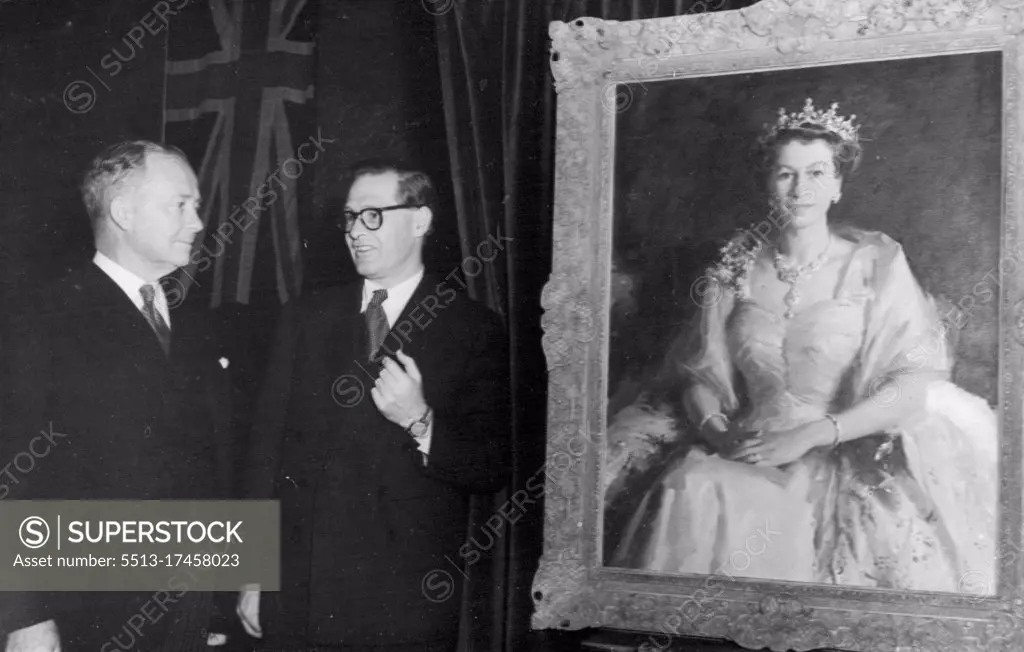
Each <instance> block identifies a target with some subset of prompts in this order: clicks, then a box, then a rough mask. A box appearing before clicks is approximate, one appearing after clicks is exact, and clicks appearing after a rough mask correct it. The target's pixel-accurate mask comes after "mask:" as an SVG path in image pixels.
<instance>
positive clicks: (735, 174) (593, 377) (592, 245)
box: [533, 0, 1024, 652]
mask: <svg viewBox="0 0 1024 652" xmlns="http://www.w3.org/2000/svg"><path fill="white" fill-rule="evenodd" d="M1021 33H1024V1H1022V0H763V1H762V2H759V3H758V4H756V5H753V6H751V7H749V8H746V9H743V10H737V11H729V12H722V13H718V14H693V15H684V16H676V17H671V18H659V19H651V20H637V21H627V22H617V21H603V20H599V19H593V18H581V19H579V20H575V21H572V22H570V23H562V22H555V23H552V24H551V27H550V36H551V39H552V41H553V45H552V53H551V66H552V70H553V72H554V77H555V83H556V90H557V92H558V120H557V150H556V157H557V161H556V163H557V165H556V180H555V181H556V184H555V224H554V266H553V273H552V277H551V280H550V282H549V283H548V285H547V286H546V288H545V291H544V295H543V297H542V303H543V306H544V309H545V316H544V322H543V325H544V330H545V335H544V341H543V344H544V350H545V353H546V356H547V360H548V368H549V373H550V375H549V383H550V385H549V406H548V464H547V466H546V467H545V469H544V470H543V476H546V484H545V509H546V520H545V541H544V555H543V557H542V559H541V563H540V568H539V570H538V572H537V575H536V578H535V581H534V587H533V597H534V601H535V607H536V612H535V614H534V617H533V627H534V628H536V629H550V628H558V629H567V630H577V629H582V628H591V627H600V628H609V629H616V630H626V631H634V632H644V633H647V634H649V639H650V640H649V643H650V646H651V649H658V648H661V647H665V646H667V638H666V635H690V636H702V637H710V638H724V639H729V640H732V641H735V642H736V643H738V644H740V645H742V646H744V647H748V648H751V649H761V648H770V649H772V650H776V651H779V652H781V651H784V650H790V649H793V650H814V649H837V650H855V651H858V652H884V651H891V652H909V651H911V650H913V651H914V652H928V651H939V650H942V651H953V650H956V651H958V652H959V651H967V650H977V651H979V652H980V651H982V650H985V651H989V650H1006V651H1007V652H1009V651H1011V650H1013V651H1017V650H1024V599H1022V598H1024V572H1022V562H1024V556H1022V553H1021V551H1022V549H1024V535H1022V521H1021V506H1022V502H1024V501H1022V491H1024V480H1022V472H1024V471H1022V466H1024V464H1022V462H1024V460H1022V440H1024V436H1022V435H1024V428H1022V398H1021V394H1022V391H1021V390H1022V384H1021V375H1022V364H1021V363H1022V351H1024V348H1022V345H1024V284H1022V283H1021V278H1024V264H1022V262H1024V242H1022V241H1021V240H1020V238H1019V233H1020V227H1021V219H1022V211H1021V199H1022V197H1021V193H1022V189H1024V184H1022V183H1021V182H1020V181H1019V180H1018V176H1019V170H1020V169H1021V161H1022V159H1021V155H1022V153H1021V138H1020V127H1021V124H1022V123H1021V115H1022V110H1021V102H1020V91H1019V88H1020V82H1021V74H1022V73H1021V71H1022V70H1024V67H1022V65H1021V57H1022V56H1024V50H1022V48H1021ZM807 97H813V98H814V100H815V101H816V102H817V106H819V107H821V108H822V109H824V108H825V107H827V106H828V104H830V103H831V102H833V101H837V102H838V104H839V107H840V112H841V113H843V115H849V113H851V112H852V113H856V114H857V120H858V122H859V124H860V125H861V132H860V136H861V140H862V141H863V144H864V145H865V146H864V157H863V160H862V161H861V166H860V167H861V170H860V171H858V174H859V175H861V176H859V177H851V179H849V180H844V183H845V185H844V187H843V191H844V192H843V193H842V195H843V198H844V202H843V203H842V204H841V205H839V206H837V208H836V211H837V213H838V214H839V217H840V218H841V219H842V220H843V221H848V222H851V223H853V224H854V225H856V226H859V227H861V228H863V229H866V230H869V231H872V232H874V231H881V232H884V233H886V234H888V235H889V236H892V238H893V239H894V242H898V243H899V247H901V248H900V251H902V252H905V254H906V258H907V260H909V265H910V267H911V269H912V270H913V273H914V275H915V277H916V278H918V279H919V280H920V283H921V286H922V287H923V289H924V291H925V292H927V293H928V295H929V296H934V297H937V298H938V299H937V300H938V301H939V305H940V306H941V307H942V309H941V311H940V312H941V314H942V315H943V317H944V318H948V319H950V320H952V321H953V322H954V325H953V326H952V327H951V328H950V329H949V330H948V331H943V333H944V334H945V335H950V337H951V339H950V340H949V342H947V344H948V345H949V347H950V348H951V350H952V352H953V356H954V357H957V356H958V355H959V358H958V362H957V363H956V366H955V367H954V369H953V372H952V374H953V377H954V379H955V382H956V383H957V384H958V385H961V386H964V387H966V388H967V389H968V390H969V391H970V392H972V393H973V394H975V395H979V396H982V397H983V398H986V399H987V401H988V403H989V405H991V406H992V409H993V412H994V414H995V417H996V419H997V422H998V451H997V456H996V459H997V462H998V476H999V477H998V482H997V483H996V485H997V490H996V491H997V493H998V501H997V503H996V504H995V509H996V511H997V512H998V518H997V526H996V534H995V535H994V539H995V540H996V542H995V544H994V547H995V549H996V553H995V554H996V559H995V560H994V563H993V568H994V571H993V575H994V577H991V578H988V577H984V578H982V580H981V584H983V585H984V586H985V588H984V589H983V590H978V587H977V586H971V585H972V581H970V580H968V579H967V578H961V581H960V582H958V583H957V586H956V590H933V589H929V588H927V587H926V588H923V589H921V590H910V589H901V588H898V587H897V588H892V587H885V586H884V585H883V586H882V587H880V586H867V585H862V584H856V585H851V584H844V583H843V582H840V581H836V582H831V583H829V582H800V581H788V580H783V579H751V578H745V577H744V576H743V573H742V572H736V573H725V574H724V575H723V574H716V573H711V574H699V573H664V572H653V571H651V570H644V569H638V568H627V567H624V566H621V565H614V564H612V563H609V560H610V558H611V554H610V553H611V551H610V550H609V549H607V548H608V546H609V542H608V539H607V532H606V528H607V527H608V526H609V522H608V519H609V516H608V511H607V510H606V495H605V493H606V489H607V486H608V484H609V480H608V473H609V465H610V464H611V463H612V462H611V460H612V457H613V454H612V453H611V452H610V449H611V447H612V444H613V443H614V442H611V441H609V436H608V432H609V425H610V421H611V416H610V415H611V414H613V413H615V412H617V411H618V410H619V409H620V408H621V406H622V405H623V404H624V401H625V402H628V400H629V397H628V396H627V397H626V398H623V396H622V394H623V392H621V391H619V390H620V389H621V388H622V387H623V386H625V385H628V384H629V383H628V382H624V381H623V378H624V377H625V376H626V375H628V374H626V373H625V372H624V371H623V368H625V366H628V363H629V362H630V361H632V362H633V363H635V362H636V360H637V358H638V357H639V358H642V360H641V361H642V362H645V363H646V368H647V369H648V370H649V369H652V368H655V367H657V366H658V363H659V362H660V361H661V360H660V359H659V354H658V353H657V351H668V350H669V349H670V348H671V347H670V344H671V342H673V341H674V340H675V338H676V337H677V336H678V329H677V328H676V327H677V325H678V324H679V323H682V321H683V318H684V317H686V316H687V315H683V314H682V313H686V312H687V306H684V305H682V304H683V303H685V301H683V302H680V300H679V297H678V296H674V295H672V292H671V291H669V290H665V288H659V284H661V285H664V284H666V283H669V284H672V283H674V284H676V285H678V286H679V287H682V288H683V289H684V290H687V289H688V293H687V294H688V296H687V297H684V298H688V299H689V300H690V302H691V304H695V305H696V307H697V308H700V307H701V306H700V304H701V301H702V300H704V297H705V294H704V293H703V292H702V291H701V290H700V289H699V283H698V281H699V279H700V277H699V274H700V271H699V270H700V269H703V267H702V266H704V265H705V264H707V263H709V262H710V261H709V260H705V259H703V258H701V256H702V255H703V254H702V253H701V252H702V251H705V249H706V247H705V245H710V244H711V243H719V244H720V243H721V242H722V241H723V239H725V240H726V241H727V240H728V237H729V236H730V234H731V233H732V232H733V231H734V229H735V228H744V227H747V226H748V225H750V224H753V223H757V222H758V219H759V216H758V214H757V213H756V211H757V210H758V209H757V208H756V207H757V205H758V204H757V201H759V200H758V199H757V197H758V195H757V188H755V186H757V183H754V184H749V188H748V187H747V186H745V185H744V184H745V183H746V182H747V181H749V179H750V178H752V177H753V176H754V173H753V172H750V171H749V169H753V168H749V169H748V168H745V167H744V165H745V163H749V162H750V160H751V158H752V157H751V154H750V151H747V150H744V149H743V148H744V145H743V144H744V143H751V142H753V141H756V140H757V138H758V136H759V133H760V134H763V131H759V130H760V129H761V127H762V126H764V125H765V124H766V123H769V124H770V123H772V122H774V120H775V118H776V117H777V114H776V113H775V112H776V111H777V110H778V108H779V107H780V106H784V108H785V109H786V110H787V111H799V110H800V109H801V107H802V106H803V104H804V101H805V98H807ZM944 193H946V194H944ZM929 202H932V203H929ZM751 211H754V214H753V215H751ZM762 221H763V220H762ZM753 229H754V232H755V234H756V232H757V227H756V226H755V227H753ZM894 246H896V245H894ZM673 247H675V249H674V252H675V253H665V254H664V255H665V258H664V260H661V261H660V262H657V261H654V260H653V257H652V256H653V254H652V253H651V252H654V251H657V252H660V253H664V252H666V251H668V250H669V249H672V248H673ZM702 247H704V248H703V249H702ZM711 251H712V252H713V253H715V254H717V244H715V246H714V247H713V248H712V249H711ZM660 253H659V255H660ZM659 265H660V266H659ZM684 268H685V269H684ZM631 270H632V273H631ZM687 274H697V275H698V276H693V277H691V276H686V275H687ZM684 278H685V280H683V279H684ZM780 278H781V276H780ZM638 280H639V282H641V283H642V284H645V287H646V288H647V290H646V291H648V292H650V291H656V290H659V289H660V290H663V291H662V294H661V295H660V296H661V297H662V298H661V299H659V300H658V301H656V302H654V303H652V304H651V305H655V306H657V310H656V311H655V313H656V314H655V316H654V317H652V318H651V321H649V322H648V323H647V324H646V326H645V327H644V329H643V330H636V329H635V328H634V330H632V331H628V330H627V331H626V332H623V328H624V327H622V323H623V322H622V317H621V313H622V311H623V310H624V311H625V313H629V312H630V310H632V312H633V313H634V314H635V313H637V312H640V313H643V312H644V310H645V309H644V308H643V307H642V306H641V308H640V309H639V310H638V309H637V307H636V305H635V303H634V304H632V305H631V307H630V306H627V308H625V309H623V308H622V305H623V301H625V303H626V304H630V302H631V301H633V300H634V299H635V297H632V296H631V295H630V291H631V288H633V287H634V285H635V284H636V282H637V281H638ZM652 288H653V290H652ZM655 293H656V292H655ZM678 294H679V293H678V292H677V293H676V295H678ZM623 296H625V297H626V299H625V300H623V298H622V297H623ZM666 297H668V298H667V299H666ZM689 308H694V305H690V306H689ZM617 311H618V312H617ZM647 312H648V313H650V312H651V309H650V308H649V307H648V309H647ZM690 312H691V313H692V312H693V310H690ZM958 320H959V323H958ZM626 321H628V320H626ZM629 323H635V321H634V322H629ZM630 346H631V347H633V348H629V347H630ZM645 346H646V348H645ZM624 347H625V348H624ZM623 351H627V352H629V353H628V354H625V353H623ZM665 355H668V353H666V354H665ZM616 356H618V357H616ZM631 356H632V357H631ZM645 356H646V357H645ZM623 360H626V362H623ZM641 384H642V383H641ZM625 394H628V392H625ZM543 476H542V475H541V474H537V476H535V479H537V480H539V479H540V477H543ZM751 554H754V553H751ZM740 570H741V571H742V569H740ZM975 579H977V578H975ZM973 584H977V582H973Z"/></svg>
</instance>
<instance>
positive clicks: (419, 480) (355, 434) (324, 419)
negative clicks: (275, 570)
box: [239, 162, 511, 652]
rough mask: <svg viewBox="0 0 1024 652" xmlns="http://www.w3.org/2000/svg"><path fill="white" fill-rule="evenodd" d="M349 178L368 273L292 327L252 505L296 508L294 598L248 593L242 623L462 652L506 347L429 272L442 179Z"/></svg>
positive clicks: (407, 174) (483, 315)
mask: <svg viewBox="0 0 1024 652" xmlns="http://www.w3.org/2000/svg"><path fill="white" fill-rule="evenodd" d="M347 179H348V180H347V181H344V182H343V184H342V186H341V187H342V189H343V191H344V197H345V207H344V210H343V211H342V212H341V214H340V215H339V216H338V218H339V219H338V222H337V224H338V227H339V228H341V229H343V230H344V231H345V234H346V242H347V244H348V249H349V253H350V254H351V256H352V261H353V263H354V264H355V268H356V270H357V271H358V272H359V274H360V275H361V276H362V277H363V278H362V281H361V282H359V283H356V284H354V285H352V286H349V287H345V288H339V289H333V290H330V291H327V292H325V293H323V294H321V295H319V296H314V297H312V298H311V299H310V300H309V301H308V302H306V303H305V305H302V306H299V307H297V313H296V314H295V315H293V316H291V317H287V316H286V319H285V320H284V321H283V324H282V329H281V332H280V333H279V339H278V342H277V346H276V349H275V351H274V354H273V359H272V361H271V365H270V370H269V376H268V380H267V383H266V386H265V388H264V395H263V397H262V400H261V401H260V406H261V410H262V414H260V415H259V416H258V418H257V420H256V423H257V424H258V425H257V426H256V427H255V429H254V437H253V448H252V461H251V464H250V465H249V483H248V484H249V491H248V496H247V497H253V498H261V497H262V498H266V497H273V498H276V499H279V500H280V501H281V515H282V541H283V543H282V545H283V547H284V549H283V550H282V557H281V558H282V568H281V577H282V587H281V588H282V590H281V591H280V592H273V593H269V592H264V593H263V594H262V595H261V594H260V593H259V592H258V591H256V590H252V591H246V592H243V593H242V595H241V596H240V600H239V614H240V616H241V618H242V620H243V623H244V624H245V626H246V629H247V630H248V631H249V632H250V634H253V635H255V636H260V637H262V639H263V644H264V645H265V646H266V647H267V648H268V649H274V650H279V649H291V648H302V649H306V648H309V647H316V648H317V649H337V650H389V651H395V652H397V651H399V650H408V651H410V652H411V651H413V650H415V651H416V652H425V651H426V652H430V651H434V650H437V651H442V650H443V651H445V652H452V651H454V649H455V645H456V640H457V633H458V625H459V612H460V602H461V600H460V585H461V582H462V581H463V578H464V577H465V576H466V575H465V574H466V573H467V572H471V569H468V568H467V564H466V563H465V562H466V560H465V559H463V557H464V556H465V555H463V556H460V552H465V546H466V536H467V530H466V525H467V520H468V505H469V498H470V495H471V494H472V493H485V492H492V491H495V490H497V489H499V488H500V487H502V486H503V484H504V483H505V479H506V476H507V472H508V451H509V438H510V437H509V433H510V422H511V412H510V401H509V385H508V363H507V360H508V355H507V340H506V337H505V334H504V330H503V327H502V325H501V323H500V321H499V320H498V318H497V316H496V315H494V314H493V313H492V312H490V311H489V310H487V309H486V308H485V307H483V306H481V305H480V304H477V303H475V302H474V301H471V300H470V299H469V298H467V297H466V296H464V295H463V294H462V293H461V292H458V291H457V290H458V289H459V288H460V287H461V286H462V284H461V282H459V281H454V282H453V281H452V280H451V278H452V275H451V274H449V275H448V277H447V280H446V277H442V276H438V277H435V276H432V275H429V274H425V272H424V265H423V247H424V243H425V242H426V238H427V235H428V234H429V233H430V231H431V224H432V221H433V218H434V207H435V194H434V189H433V185H432V183H431V181H430V179H429V177H427V175H426V174H424V173H423V172H420V171H418V170H415V169H413V168H410V167H407V166H403V165H400V164H392V163H380V162H370V163H365V164H360V165H357V166H356V167H355V168H354V169H353V170H352V171H351V173H350V174H349V175H348V177H347ZM471 535H473V536H475V537H476V539H481V540H483V543H482V544H481V545H480V546H478V548H482V550H483V551H484V552H486V551H487V550H489V549H490V547H491V546H492V545H493V542H492V543H491V544H490V545H486V544H487V541H486V540H484V538H483V537H482V536H481V534H480V533H471ZM488 536H489V535H488ZM478 555H479V553H478ZM475 560H476V559H473V561H475ZM253 588H254V589H255V587H253Z"/></svg>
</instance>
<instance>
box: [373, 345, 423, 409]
mask: <svg viewBox="0 0 1024 652" xmlns="http://www.w3.org/2000/svg"><path fill="white" fill-rule="evenodd" d="M397 356H398V361H399V362H401V363H402V364H401V365H399V364H398V363H396V362H395V361H394V360H392V359H391V358H384V365H383V369H381V372H380V376H378V377H377V383H376V384H375V385H374V387H373V388H372V389H371V390H370V396H372V397H373V403H374V405H376V406H377V409H378V410H380V413H381V414H383V415H384V417H385V418H386V419H387V420H388V421H390V422H391V423H394V424H397V425H399V426H401V427H403V428H406V427H408V426H409V425H410V424H412V422H413V421H415V420H416V419H419V418H420V417H422V416H423V414H424V413H425V412H426V411H427V402H426V401H425V400H424V398H423V376H422V375H420V370H419V367H417V366H416V361H415V360H413V359H412V358H410V357H409V356H407V355H406V354H405V353H404V352H403V351H402V350H401V349H399V351H398V353H397ZM402 367H405V368H404V369H403V368H402Z"/></svg>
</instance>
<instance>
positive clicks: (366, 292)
mask: <svg viewBox="0 0 1024 652" xmlns="http://www.w3.org/2000/svg"><path fill="white" fill-rule="evenodd" d="M423 273H424V269H423V268H422V267H421V268H420V270H419V271H418V272H416V273H415V274H413V275H412V276H410V277H409V278H407V279H406V280H404V281H402V282H401V283H399V284H398V285H396V286H394V287H390V288H386V287H384V286H383V285H381V284H380V283H377V282H375V281H371V280H370V279H363V301H362V306H361V307H360V308H359V312H360V313H365V312H366V308H367V307H368V306H369V305H370V299H372V298H373V293H374V291H375V290H387V291H388V298H387V299H385V300H384V303H383V304H382V305H381V307H382V308H384V314H385V315H387V318H388V327H389V328H394V327H395V322H397V321H398V318H399V317H400V316H401V315H402V311H403V310H405V306H406V304H408V303H409V299H411V298H412V294H413V292H415V291H416V288H417V287H419V284H420V281H422V280H423ZM417 418H418V417H417ZM433 434H434V422H433V420H431V422H430V425H429V426H428V427H427V434H425V435H424V436H423V438H422V439H417V440H416V443H417V444H418V445H419V449H420V452H421V453H423V454H424V455H429V454H430V440H431V437H432V436H433Z"/></svg>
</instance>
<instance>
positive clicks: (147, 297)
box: [139, 285, 171, 355]
mask: <svg viewBox="0 0 1024 652" xmlns="http://www.w3.org/2000/svg"><path fill="white" fill-rule="evenodd" d="M139 294H141V295H142V316H143V317H145V318H146V321H148V322H149V325H150V327H151V328H152V329H153V332H154V333H156V338H157V339H158V340H160V348H162V349H163V350H164V355H170V352H171V328H170V326H168V325H167V322H166V321H164V316H163V315H161V314H160V313H159V312H158V311H157V309H156V304H155V303H153V298H154V297H155V296H156V289H155V288H154V287H153V286H152V285H143V286H142V287H141V288H139Z"/></svg>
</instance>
